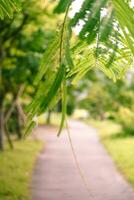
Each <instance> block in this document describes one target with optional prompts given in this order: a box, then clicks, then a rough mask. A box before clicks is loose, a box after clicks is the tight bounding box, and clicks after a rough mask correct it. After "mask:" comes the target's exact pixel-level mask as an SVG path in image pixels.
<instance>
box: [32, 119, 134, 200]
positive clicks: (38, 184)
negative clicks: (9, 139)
mask: <svg viewBox="0 0 134 200" xmlns="http://www.w3.org/2000/svg"><path fill="white" fill-rule="evenodd" d="M69 127H70V132H71V137H72V142H73V146H74V148H75V152H76V154H77V158H78V160H79V163H80V166H81V168H82V170H83V172H84V174H85V176H86V178H87V182H88V186H89V188H90V194H89V193H88V192H87V190H86V188H85V186H84V184H83V181H82V179H81V177H80V175H79V173H78V170H77V168H76V165H75V162H74V159H73V156H72V152H71V148H70V144H69V141H68V137H67V133H66V130H64V131H63V133H62V135H61V137H60V138H58V139H57V137H56V134H53V133H52V134H51V133H49V134H46V133H45V129H44V128H39V129H38V130H37V134H38V132H39V134H38V137H39V138H42V139H45V140H46V141H47V144H46V148H45V149H44V150H43V151H42V152H41V154H40V156H39V158H38V160H37V164H36V167H35V170H34V173H33V179H32V188H31V189H32V200H92V199H93V200H134V191H133V189H132V188H131V186H130V185H129V184H128V183H127V182H126V181H125V180H124V179H123V177H122V176H121V175H120V174H119V173H118V171H117V170H116V168H115V166H114V164H113V162H112V160H111V159H110V157H109V155H108V154H107V153H106V151H105V150H104V148H103V147H102V145H101V144H100V142H99V140H98V137H97V135H96V130H95V129H93V128H91V127H89V126H87V125H85V124H83V123H81V122H78V121H71V122H69ZM49 132H55V131H54V130H49ZM90 195H91V196H90Z"/></svg>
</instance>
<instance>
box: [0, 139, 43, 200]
mask: <svg viewBox="0 0 134 200" xmlns="http://www.w3.org/2000/svg"><path fill="white" fill-rule="evenodd" d="M14 145H15V149H14V150H8V149H6V150H5V152H4V153H0V200H29V199H30V188H29V185H30V180H31V175H32V170H33V166H34V163H35V160H36V157H37V155H38V153H39V151H40V150H41V148H42V146H43V143H42V142H39V141H31V140H26V141H23V142H22V141H20V142H15V144H14Z"/></svg>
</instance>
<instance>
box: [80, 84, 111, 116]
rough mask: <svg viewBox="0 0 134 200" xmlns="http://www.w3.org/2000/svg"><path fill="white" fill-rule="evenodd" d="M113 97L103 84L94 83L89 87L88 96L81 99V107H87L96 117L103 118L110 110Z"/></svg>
mask: <svg viewBox="0 0 134 200" xmlns="http://www.w3.org/2000/svg"><path fill="white" fill-rule="evenodd" d="M111 106H112V99H111V97H110V95H109V93H108V92H106V91H105V88H104V87H103V85H101V84H95V83H94V84H93V86H91V87H89V88H88V94H87V97H86V98H84V99H82V100H81V101H80V107H81V108H84V109H86V110H87V111H88V112H89V115H90V116H91V117H93V118H95V119H101V120H103V119H104V118H105V117H106V116H105V113H106V112H108V111H110V108H111Z"/></svg>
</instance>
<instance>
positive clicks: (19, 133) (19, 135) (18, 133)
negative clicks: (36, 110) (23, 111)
mask: <svg viewBox="0 0 134 200" xmlns="http://www.w3.org/2000/svg"><path fill="white" fill-rule="evenodd" d="M16 118H17V121H16V123H17V124H16V134H17V138H18V140H21V139H22V131H21V129H22V124H21V119H20V113H19V110H18V108H16Z"/></svg>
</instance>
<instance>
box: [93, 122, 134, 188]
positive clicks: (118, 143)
mask: <svg viewBox="0 0 134 200" xmlns="http://www.w3.org/2000/svg"><path fill="white" fill-rule="evenodd" d="M90 124H92V125H93V126H94V127H96V128H97V129H98V133H99V136H100V139H101V141H102V143H103V144H104V146H105V148H106V149H107V151H108V152H109V154H110V155H111V157H112V158H113V160H114V161H115V163H116V166H117V168H118V169H119V170H120V171H121V172H122V173H123V174H124V176H125V177H126V179H127V180H128V181H129V182H130V183H131V184H132V185H133V186H134V136H133V137H132V136H128V135H127V134H126V135H123V133H122V129H121V127H120V125H118V124H115V123H113V122H111V121H104V122H98V121H91V122H90Z"/></svg>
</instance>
